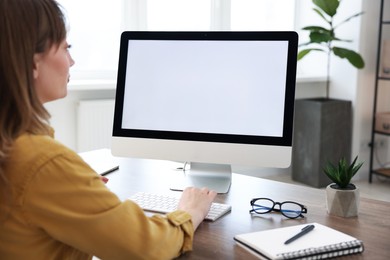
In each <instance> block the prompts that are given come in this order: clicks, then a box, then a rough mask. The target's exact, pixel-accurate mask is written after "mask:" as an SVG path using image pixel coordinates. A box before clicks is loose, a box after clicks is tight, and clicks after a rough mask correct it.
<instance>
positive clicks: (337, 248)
mask: <svg viewBox="0 0 390 260" xmlns="http://www.w3.org/2000/svg"><path fill="white" fill-rule="evenodd" d="M363 251H364V246H363V242H362V241H360V240H353V241H348V242H342V243H338V244H334V245H329V246H323V247H318V248H307V249H304V250H299V251H294V252H288V253H283V254H279V255H277V257H278V259H326V258H332V257H338V256H343V255H350V254H357V253H361V252H363Z"/></svg>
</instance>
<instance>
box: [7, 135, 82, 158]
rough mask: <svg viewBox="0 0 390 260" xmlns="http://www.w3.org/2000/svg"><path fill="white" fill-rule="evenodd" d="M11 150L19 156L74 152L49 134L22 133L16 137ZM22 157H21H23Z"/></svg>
mask: <svg viewBox="0 0 390 260" xmlns="http://www.w3.org/2000/svg"><path fill="white" fill-rule="evenodd" d="M13 152H16V153H17V154H18V155H19V156H23V157H24V156H27V157H29V155H39V154H41V155H42V154H46V155H52V156H55V155H56V154H59V153H74V152H73V151H72V150H71V149H69V148H67V147H66V146H65V145H63V144H61V143H60V142H58V141H57V140H55V139H54V138H53V137H51V136H49V135H35V134H24V135H22V136H20V137H19V138H18V139H16V141H15V143H14V146H13ZM23 157H22V158H23Z"/></svg>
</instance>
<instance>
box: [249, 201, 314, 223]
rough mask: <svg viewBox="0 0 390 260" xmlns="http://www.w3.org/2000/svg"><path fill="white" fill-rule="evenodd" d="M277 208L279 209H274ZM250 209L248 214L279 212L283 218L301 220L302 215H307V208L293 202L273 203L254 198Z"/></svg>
mask: <svg viewBox="0 0 390 260" xmlns="http://www.w3.org/2000/svg"><path fill="white" fill-rule="evenodd" d="M275 205H278V206H279V209H276V208H275ZM251 206H252V209H251V210H250V211H249V213H252V212H255V213H257V214H265V213H269V212H271V211H276V212H280V213H282V214H283V216H285V217H288V218H298V217H301V218H303V217H304V216H303V215H302V213H307V208H306V207H305V206H304V205H302V204H299V203H296V202H293V201H284V202H281V203H280V202H275V201H273V200H271V199H268V198H255V199H252V200H251Z"/></svg>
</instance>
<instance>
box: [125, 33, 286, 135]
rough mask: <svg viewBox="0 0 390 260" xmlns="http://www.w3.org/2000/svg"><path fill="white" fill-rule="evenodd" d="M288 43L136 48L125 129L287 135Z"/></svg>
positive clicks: (148, 43) (155, 43)
mask: <svg viewBox="0 0 390 260" xmlns="http://www.w3.org/2000/svg"><path fill="white" fill-rule="evenodd" d="M287 51H288V42H287V41H191V40H186V41H180V40H179V41H174V40H130V41H129V46H128V59H127V69H126V82H125V96H124V105H123V119H122V128H125V129H145V130H164V131H180V132H198V133H222V134H239V135H254V136H277V137H281V136H282V135H283V116H284V98H285V86H286V70H287V68H286V64H287Z"/></svg>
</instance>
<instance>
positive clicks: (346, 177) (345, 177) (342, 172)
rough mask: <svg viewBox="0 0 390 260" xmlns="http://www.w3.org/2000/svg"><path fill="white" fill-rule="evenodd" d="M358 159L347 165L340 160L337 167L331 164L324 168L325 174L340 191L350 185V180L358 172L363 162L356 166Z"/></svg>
mask: <svg viewBox="0 0 390 260" xmlns="http://www.w3.org/2000/svg"><path fill="white" fill-rule="evenodd" d="M357 159H358V157H357V156H356V157H355V159H354V160H353V162H352V163H351V164H348V163H347V160H345V158H342V159H340V161H339V162H338V165H337V166H335V165H333V164H332V163H331V162H328V164H327V165H326V166H325V168H324V172H325V174H326V175H327V176H328V177H329V179H331V180H332V181H333V182H334V183H335V184H336V185H337V186H338V187H337V188H340V189H345V188H347V187H348V185H349V184H351V179H352V177H353V176H355V174H356V173H357V172H358V171H359V169H360V167H362V165H363V162H359V163H357V164H356V162H357Z"/></svg>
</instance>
